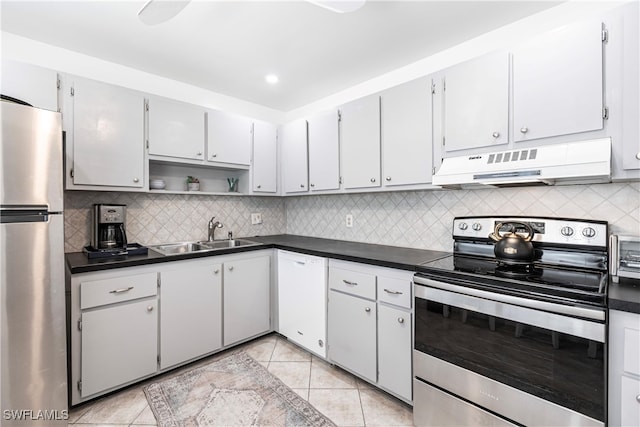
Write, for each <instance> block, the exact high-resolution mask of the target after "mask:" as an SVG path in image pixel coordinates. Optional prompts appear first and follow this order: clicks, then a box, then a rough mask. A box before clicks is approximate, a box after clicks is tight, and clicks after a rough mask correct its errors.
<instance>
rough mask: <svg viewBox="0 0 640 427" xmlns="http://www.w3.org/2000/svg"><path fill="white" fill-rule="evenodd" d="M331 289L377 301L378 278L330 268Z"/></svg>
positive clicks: (372, 275)
mask: <svg viewBox="0 0 640 427" xmlns="http://www.w3.org/2000/svg"><path fill="white" fill-rule="evenodd" d="M329 288H330V289H335V290H337V291H342V292H345V293H347V294H350V295H356V296H359V297H362V298H368V299H376V276H375V275H374V274H367V273H361V272H358V271H351V270H344V269H342V268H330V269H329Z"/></svg>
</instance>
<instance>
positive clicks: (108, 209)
mask: <svg viewBox="0 0 640 427" xmlns="http://www.w3.org/2000/svg"><path fill="white" fill-rule="evenodd" d="M125 209H126V205H93V217H92V218H93V219H92V227H91V246H92V248H93V249H95V250H99V251H101V250H108V251H124V250H126V249H127V233H126V230H125V222H126V210H125Z"/></svg>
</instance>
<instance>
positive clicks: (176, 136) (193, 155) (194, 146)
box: [148, 96, 205, 160]
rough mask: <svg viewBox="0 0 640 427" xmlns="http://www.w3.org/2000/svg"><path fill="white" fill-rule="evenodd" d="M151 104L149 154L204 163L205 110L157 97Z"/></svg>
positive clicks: (152, 98)
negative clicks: (202, 161)
mask: <svg viewBox="0 0 640 427" xmlns="http://www.w3.org/2000/svg"><path fill="white" fill-rule="evenodd" d="M148 103H149V118H148V120H149V154H151V155H157V156H166V157H176V158H180V159H189V160H203V159H204V145H205V136H204V129H205V112H204V109H202V108H201V107H197V106H195V105H189V104H184V103H182V102H177V101H173V100H171V99H167V98H161V97H157V96H151V97H149V101H148Z"/></svg>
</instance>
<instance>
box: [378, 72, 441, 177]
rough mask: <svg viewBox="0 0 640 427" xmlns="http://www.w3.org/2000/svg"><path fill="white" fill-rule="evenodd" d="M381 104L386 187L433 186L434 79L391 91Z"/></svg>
mask: <svg viewBox="0 0 640 427" xmlns="http://www.w3.org/2000/svg"><path fill="white" fill-rule="evenodd" d="M380 104H381V117H382V167H383V170H384V174H383V175H384V185H385V187H386V186H392V185H410V184H427V183H429V182H431V171H432V168H433V150H432V137H431V134H432V126H431V123H432V121H431V79H429V78H423V79H418V80H413V81H411V82H408V83H405V84H402V85H400V86H396V87H394V88H391V89H389V90H387V91H385V92H383V93H382V94H381V101H380Z"/></svg>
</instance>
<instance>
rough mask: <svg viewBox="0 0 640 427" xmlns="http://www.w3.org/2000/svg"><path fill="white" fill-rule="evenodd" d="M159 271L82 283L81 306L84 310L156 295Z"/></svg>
mask: <svg viewBox="0 0 640 427" xmlns="http://www.w3.org/2000/svg"><path fill="white" fill-rule="evenodd" d="M157 280H158V276H157V273H146V274H137V275H131V276H122V277H113V278H110V279H102V280H90V281H86V282H81V283H80V308H81V309H82V310H84V309H87V308H91V307H98V306H101V305H106V304H113V303H116V302H121V301H129V300H133V299H137V298H144V297H149V296H154V295H156V293H157V289H158V285H157Z"/></svg>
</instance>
